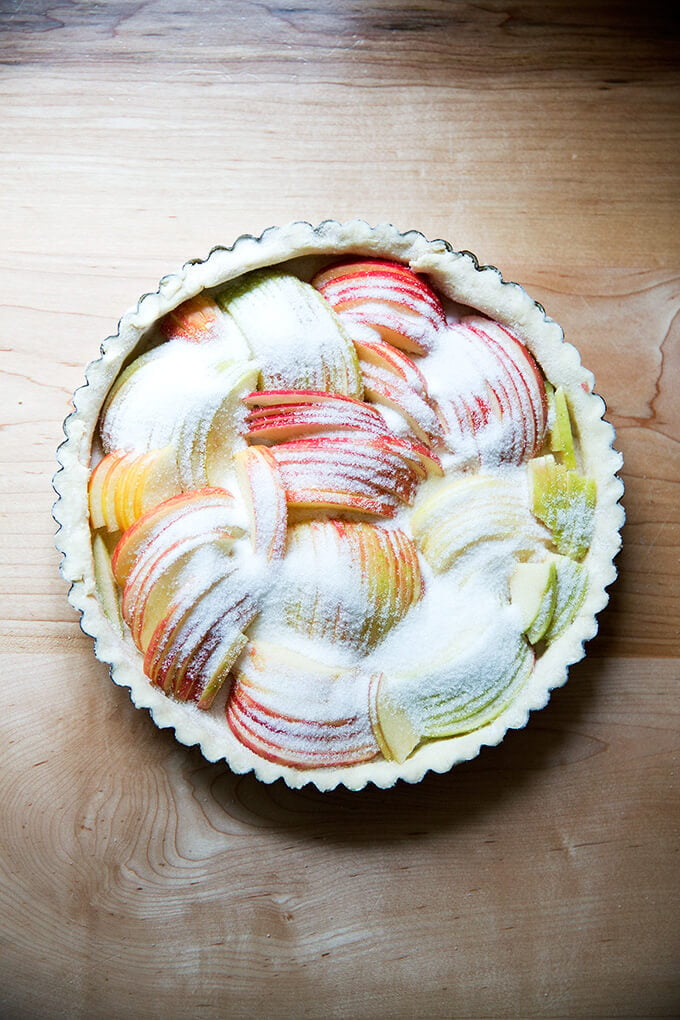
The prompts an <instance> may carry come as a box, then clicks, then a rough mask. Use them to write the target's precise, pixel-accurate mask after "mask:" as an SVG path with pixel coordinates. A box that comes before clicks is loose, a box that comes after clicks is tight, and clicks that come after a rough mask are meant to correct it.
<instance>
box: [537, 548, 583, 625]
mask: <svg viewBox="0 0 680 1020" xmlns="http://www.w3.org/2000/svg"><path fill="white" fill-rule="evenodd" d="M551 560H552V562H553V563H554V565H555V569H556V583H555V608H554V610H553V614H552V618H551V620H550V625H549V627H548V629H547V630H546V632H545V634H544V635H543V639H544V641H546V642H547V643H550V642H551V641H554V640H555V639H556V638H558V637H559V636H560V635H561V634H563V633H564V631H565V630H566V629H567V627H568V626H569V624H570V623H572V621H573V620H574V619H575V617H576V614H577V613H578V611H579V609H580V608H581V606H582V605H583V602H584V600H585V597H586V594H587V592H588V583H589V574H588V570H587V568H586V567H585V566H584V565H583V564H582V563H577V562H576V561H575V560H572V559H571V558H570V557H569V556H559V555H553V556H551Z"/></svg>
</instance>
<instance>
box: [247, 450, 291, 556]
mask: <svg viewBox="0 0 680 1020" xmlns="http://www.w3.org/2000/svg"><path fill="white" fill-rule="evenodd" d="M234 460H235V464H236V476H237V478H238V480H239V483H240V488H241V493H242V495H243V498H244V500H245V503H246V507H247V509H248V516H249V519H250V537H251V543H252V547H253V551H254V552H255V553H257V554H261V555H263V556H264V557H265V558H266V559H267V560H268V561H270V562H271V561H272V560H278V559H280V558H281V557H282V556H283V553H284V550H285V548H286V532H287V527H288V510H287V507H286V490H285V488H284V484H283V479H282V477H281V469H280V468H279V465H278V462H277V460H276V458H275V457H274V455H273V454H272V453H271V451H270V450H269V449H267V447H266V446H250V447H245V448H244V449H243V450H240V451H239V452H238V453H237V454H236V456H235V458H234Z"/></svg>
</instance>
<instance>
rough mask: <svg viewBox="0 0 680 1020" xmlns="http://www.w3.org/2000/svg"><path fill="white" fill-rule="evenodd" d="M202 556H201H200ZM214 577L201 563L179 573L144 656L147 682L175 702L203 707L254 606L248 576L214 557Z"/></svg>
mask: <svg viewBox="0 0 680 1020" xmlns="http://www.w3.org/2000/svg"><path fill="white" fill-rule="evenodd" d="M201 558H202V559H205V557H201ZM216 572H218V573H219V576H218V578H217V580H215V579H214V573H211V572H206V570H205V568H204V567H201V569H200V570H199V569H196V570H194V571H193V573H191V574H189V576H188V577H186V576H185V578H184V581H183V584H182V586H181V588H180V589H179V591H178V592H177V593H176V595H175V598H174V600H173V601H172V602H171V603H170V604H169V606H168V610H167V613H166V615H165V616H164V617H163V618H162V620H161V621H160V622H159V624H158V626H157V627H156V629H155V630H154V632H153V635H152V637H151V640H150V641H149V645H148V647H147V650H146V654H145V656H144V670H145V672H146V674H147V676H148V677H149V678H150V680H151V682H152V683H153V684H155V685H156V686H158V687H161V688H162V689H163V690H164V691H165V693H166V694H172V695H173V696H174V697H176V698H178V699H179V700H180V701H195V702H197V704H198V707H199V708H209V707H210V706H211V704H212V702H213V700H214V697H215V695H216V694H217V692H218V691H219V689H220V688H221V686H222V685H223V683H224V682H225V680H226V679H227V676H228V673H229V670H230V669H231V667H232V665H233V663H234V662H235V660H236V658H237V657H238V655H239V654H240V652H241V650H242V648H243V647H244V645H245V643H246V640H247V639H246V637H245V634H244V633H243V631H244V629H245V628H246V627H247V626H248V625H249V624H250V623H251V622H252V620H253V618H254V617H255V615H256V614H257V611H258V600H257V598H256V597H255V595H254V594H252V593H251V592H250V591H248V583H249V579H248V578H247V577H246V576H245V575H243V574H242V572H241V571H239V569H238V567H237V566H236V565H234V564H229V562H228V561H227V562H223V561H221V558H217V559H216Z"/></svg>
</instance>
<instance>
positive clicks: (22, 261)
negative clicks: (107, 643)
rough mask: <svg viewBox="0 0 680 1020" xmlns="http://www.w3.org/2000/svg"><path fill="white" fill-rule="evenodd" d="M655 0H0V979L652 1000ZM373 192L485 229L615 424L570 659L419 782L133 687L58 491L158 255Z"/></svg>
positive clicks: (448, 228) (515, 1010)
mask: <svg viewBox="0 0 680 1020" xmlns="http://www.w3.org/2000/svg"><path fill="white" fill-rule="evenodd" d="M677 28H678V26H677V21H675V20H674V15H673V14H672V13H671V12H670V11H667V10H666V5H665V4H664V5H661V4H656V3H655V2H651V3H649V2H648V3H644V4H639V3H627V2H589V0H575V2H571V3H566V2H539V0H519V2H517V3H512V4H510V3H506V2H500V0H487V2H485V3H483V4H477V3H461V2H447V0H422V2H420V3H418V4H417V5H414V4H412V3H409V2H407V0H375V2H366V3H363V2H362V0H352V2H350V0H335V2H332V0H305V3H304V4H303V3H302V2H299V3H297V2H294V0H293V2H289V3H286V4H281V5H279V6H276V5H274V4H265V3H259V2H249V0H232V2H230V3H226V2H221V0H202V2H201V3H196V4H189V3H184V4H182V3H174V2H172V0H147V2H145V0H134V2H133V0H129V2H128V0H112V2H108V3H101V4H89V3H79V2H74V0H50V2H49V3H48V2H40V0H9V2H8V0H5V2H4V3H3V4H2V5H1V7H0V32H1V35H0V48H1V51H2V52H1V53H0V93H1V98H0V102H1V104H2V106H1V110H0V115H1V121H0V124H1V132H0V133H1V136H2V139H3V141H2V145H1V146H0V160H1V163H2V189H1V190H0V215H1V222H2V237H3V241H4V244H3V246H2V251H1V252H0V260H1V264H2V285H1V286H2V290H1V295H0V303H1V309H2V337H1V343H0V347H1V348H2V350H1V360H0V387H1V389H0V393H1V396H2V400H1V405H0V406H1V407H2V417H1V419H0V423H1V425H2V427H1V429H0V441H1V447H0V451H1V453H0V508H1V509H0V557H1V563H2V566H1V567H0V605H1V607H2V614H1V617H2V622H1V623H0V627H1V628H2V636H3V642H2V664H1V667H0V668H1V671H2V672H1V674H0V675H1V677H2V712H1V714H0V732H1V744H0V746H1V747H2V777H3V782H2V792H1V794H0V798H1V799H0V1015H1V1016H2V1017H8V1018H12V1020H14V1018H24V1017H25V1018H50V1020H51V1018H59V1017H69V1018H70V1017H74V1018H79V1020H80V1018H83V1020H85V1018H87V1020H90V1018H100V1017H101V1018H111V1017H114V1018H137V1017H159V1018H160V1017H163V1018H169V1020H172V1018H175V1017H177V1018H185V1017H186V1018H218V1017H240V1016H248V1017H282V1018H284V1017H285V1018H288V1017H291V1018H294V1017H324V1018H326V1017H342V1018H345V1017H347V1018H372V1017H395V1018H396V1017H427V1018H429V1017H432V1018H437V1017H460V1018H463V1017H468V1018H477V1017H479V1018H481V1017H527V1018H529V1017H551V1018H552V1017H632V1016H636V1017H638V1016H644V1017H671V1016H677V1015H678V1012H680V981H679V974H680V952H679V949H680V932H679V922H678V916H679V911H678V907H679V902H678V856H679V855H678V848H679V846H680V834H679V828H680V820H679V814H678V793H679V790H678V786H679V784H678V761H677V754H678V744H679V740H678V681H679V679H680V668H679V663H680V628H679V624H678V621H679V618H680V586H679V583H678V580H679V574H680V569H679V565H678V559H679V557H678V552H679V546H680V524H679V523H678V518H679V512H678V507H679V505H680V498H679V492H678V488H679V486H678V480H679V475H680V472H679V471H678V467H679V457H678V449H679V441H680V411H679V404H678V398H677V394H678V390H679V388H680V354H679V351H680V345H679V343H678V341H679V337H680V318H679V317H678V314H677V313H678V298H679V293H680V217H679V215H678V198H679V194H678V192H679V188H678V183H679V172H678V170H679V159H678V152H679V141H680V139H679V135H680V130H679V128H680V93H679V87H680V75H679V73H678V71H679V68H678V52H680V51H679V49H678V30H677ZM354 216H362V217H363V218H365V219H367V220H368V221H369V222H373V223H375V222H380V221H385V220H388V221H391V222H394V223H395V224H397V225H398V226H399V227H400V228H401V229H408V228H411V227H417V228H419V229H421V230H422V231H423V232H424V233H425V234H426V235H427V236H429V237H445V238H447V239H448V240H450V241H451V242H452V243H453V244H454V245H455V246H456V247H458V248H464V249H470V250H473V251H475V252H476V253H477V255H478V256H479V257H480V260H481V261H482V262H491V263H493V264H496V265H499V266H500V267H501V268H502V270H503V272H504V275H505V277H506V278H507V279H515V280H518V281H519V282H521V283H522V284H524V285H525V287H526V288H527V290H528V291H529V293H530V294H531V295H532V296H533V297H535V298H537V299H538V300H540V301H541V302H542V303H543V304H544V305H545V307H546V309H547V310H548V312H549V314H550V315H551V316H552V317H553V318H555V319H557V320H558V321H559V322H560V323H561V324H562V325H563V327H564V329H565V332H566V335H567V337H568V339H570V340H572V341H573V342H574V343H575V344H576V345H577V346H578V347H579V348H580V349H581V352H582V356H583V360H584V362H585V363H586V364H587V365H588V367H589V368H591V369H592V370H593V371H594V372H595V375H596V380H597V389H598V392H600V393H602V395H603V396H604V397H605V399H606V401H607V404H608V409H609V410H608V416H609V418H610V420H611V421H612V422H613V423H614V425H615V426H616V428H617V431H618V441H617V443H618V447H619V448H620V449H621V451H622V452H623V454H624V458H625V467H624V470H623V478H624V481H625V485H626V495H625V498H624V503H625V508H626V513H627V523H626V526H625V529H624V533H623V538H624V547H623V552H622V553H621V555H620V557H619V559H618V566H619V570H620V577H619V580H618V582H617V583H616V585H615V586H614V588H613V589H612V593H611V602H610V605H609V607H608V608H607V609H606V610H605V611H604V612H603V613H602V615H601V622H600V634H599V636H598V637H597V638H596V639H595V640H593V641H592V642H591V643H590V645H589V648H588V657H587V659H586V660H585V661H584V662H582V663H580V664H578V665H577V666H575V667H574V668H573V669H572V671H571V676H570V680H569V683H568V684H567V685H566V687H564V688H563V689H561V690H559V691H557V692H555V693H554V695H553V697H552V699H551V702H550V704H549V706H548V707H547V708H546V709H545V710H544V711H542V712H540V713H538V714H535V715H534V716H533V717H532V719H531V720H530V723H529V725H528V726H527V727H526V728H525V729H524V730H522V731H520V732H512V733H510V734H509V735H508V736H507V738H506V739H505V741H504V742H503V744H502V745H501V746H500V747H498V748H496V749H486V750H485V751H483V753H482V754H481V755H480V756H479V757H478V758H477V759H476V760H475V761H472V762H470V763H468V764H466V765H463V766H460V767H457V768H455V769H454V770H453V771H452V772H451V773H449V774H448V775H445V776H436V775H429V776H428V777H426V779H425V780H424V781H423V782H422V783H420V784H419V785H417V786H408V785H406V784H399V785H397V786H396V787H395V788H394V789H393V790H391V791H378V790H376V789H375V788H373V787H370V788H367V789H366V790H364V791H363V792H361V793H358V794H357V793H349V792H348V791H346V790H342V789H341V790H338V791H336V792H334V793H331V794H323V795H322V794H319V793H318V792H316V791H315V790H313V789H312V788H307V789H304V790H302V791H299V792H293V791H291V790H289V789H287V788H286V787H285V786H284V785H283V784H282V783H276V784H274V785H272V786H265V785H263V784H261V783H259V782H258V781H257V780H255V779H254V778H253V777H252V776H245V777H238V776H234V775H232V774H231V773H230V772H229V771H228V770H227V769H226V768H225V767H224V766H223V765H220V764H209V763H207V762H206V761H204V760H203V759H202V757H201V755H200V753H199V752H197V751H196V750H195V749H187V748H185V747H182V746H180V745H178V744H177V743H176V742H175V740H174V739H173V736H172V734H171V733H170V732H167V731H159V730H157V729H156V728H155V727H154V726H153V724H152V722H151V721H150V719H149V717H148V716H147V714H146V713H145V712H140V711H137V710H135V709H134V708H133V707H132V705H131V703H130V701H129V697H128V693H127V691H126V690H124V689H119V688H117V687H115V686H114V685H113V684H112V683H111V682H110V681H109V679H108V675H107V669H106V667H105V666H103V665H102V664H100V663H98V662H97V661H96V660H95V659H94V656H93V651H92V642H91V640H90V639H89V638H87V637H86V636H84V635H83V633H82V632H81V630H80V628H79V625H78V619H77V617H76V614H75V612H74V611H73V610H72V609H71V607H70V605H69V603H68V601H67V597H66V595H67V587H66V585H65V583H64V582H63V581H62V580H61V579H60V577H59V575H58V555H57V553H56V552H55V550H54V547H53V539H54V530H55V529H54V525H53V522H52V519H51V516H50V510H51V505H52V502H53V493H52V490H51V484H50V482H51V477H52V475H53V473H54V471H55V468H56V463H55V449H56V446H57V444H58V442H59V441H60V436H61V422H62V420H63V418H64V417H65V416H66V414H67V413H68V409H69V402H70V396H71V394H72V392H73V390H74V389H75V388H76V387H77V386H78V385H80V384H81V382H82V381H83V373H84V366H85V364H86V363H87V362H88V361H89V360H91V359H92V358H94V357H96V356H97V353H98V347H99V343H100V341H101V340H102V339H103V338H104V337H105V336H107V335H108V334H109V333H111V332H115V326H116V322H117V320H118V318H119V316H120V315H121V314H122V312H123V311H125V310H126V309H127V308H128V307H129V306H131V305H132V304H134V303H135V301H136V299H137V297H138V296H139V295H140V294H142V293H144V292H145V291H148V290H153V289H155V287H156V285H157V282H158V279H159V278H160V277H161V276H162V275H163V274H164V273H166V272H170V271H173V270H174V269H176V268H178V267H179V265H180V264H181V263H182V262H183V261H185V260H186V259H187V258H190V257H197V256H205V255H206V254H207V252H208V250H209V249H210V248H211V247H212V246H213V245H215V244H217V243H223V244H229V243H231V242H232V241H233V240H234V239H235V238H236V237H237V236H238V235H239V234H240V233H243V232H250V233H255V234H257V233H259V232H260V231H261V230H262V229H263V228H264V227H266V226H268V225H269V224H272V223H285V222H288V221H290V220H292V219H307V220H310V221H312V222H318V221H320V220H321V219H324V218H327V217H334V218H337V219H349V218H352V217H354Z"/></svg>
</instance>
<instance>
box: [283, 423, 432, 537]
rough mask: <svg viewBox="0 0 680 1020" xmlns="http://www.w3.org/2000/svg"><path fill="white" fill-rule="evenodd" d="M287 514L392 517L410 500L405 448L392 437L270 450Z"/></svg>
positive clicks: (298, 443)
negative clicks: (341, 512)
mask: <svg viewBox="0 0 680 1020" xmlns="http://www.w3.org/2000/svg"><path fill="white" fill-rule="evenodd" d="M271 449H272V454H273V455H274V457H275V458H276V461H277V462H278V464H279V467H280V469H281V477H282V479H283V484H284V487H285V489H286V501H287V503H288V506H289V507H290V508H293V509H305V510H312V509H317V510H323V509H330V510H332V509H338V510H340V509H342V510H345V511H353V512H357V513H368V514H375V515H377V516H382V517H391V516H393V515H394V513H395V511H396V508H397V506H398V505H399V504H400V503H409V502H410V501H411V500H412V499H413V496H414V494H415V491H416V485H417V481H418V474H417V472H416V470H415V469H414V467H413V464H412V462H411V461H410V460H409V458H410V457H411V456H414V454H413V452H412V450H411V448H410V447H408V446H406V445H403V444H400V443H399V441H398V440H396V437H395V438H394V439H391V438H390V439H386V438H384V437H373V436H370V435H369V436H366V435H362V434H357V435H354V436H352V437H351V438H349V437H347V438H345V437H336V436H315V437H313V438H310V439H299V440H294V441H291V442H289V443H281V444H280V445H279V446H274V447H272V448H271Z"/></svg>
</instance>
